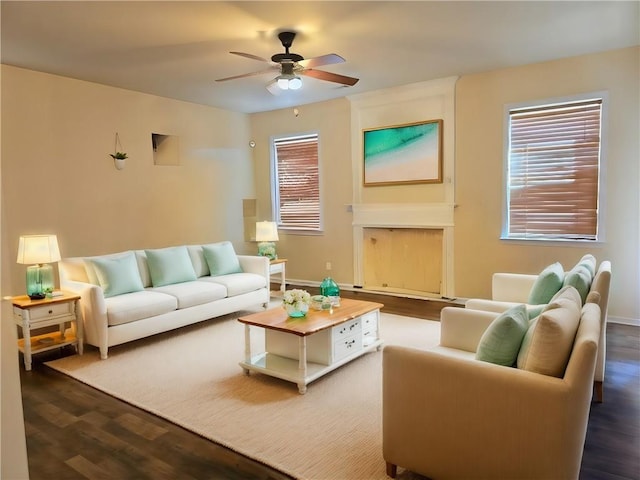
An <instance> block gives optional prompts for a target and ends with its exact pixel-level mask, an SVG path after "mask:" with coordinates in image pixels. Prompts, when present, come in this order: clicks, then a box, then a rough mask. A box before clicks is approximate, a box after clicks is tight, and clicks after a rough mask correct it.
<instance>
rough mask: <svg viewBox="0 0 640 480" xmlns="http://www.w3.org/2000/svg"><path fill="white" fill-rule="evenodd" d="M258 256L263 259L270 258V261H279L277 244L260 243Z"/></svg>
mask: <svg viewBox="0 0 640 480" xmlns="http://www.w3.org/2000/svg"><path fill="white" fill-rule="evenodd" d="M258 255H260V256H261V257H268V258H269V259H270V260H275V259H277V258H278V254H277V253H276V244H275V243H274V242H259V243H258Z"/></svg>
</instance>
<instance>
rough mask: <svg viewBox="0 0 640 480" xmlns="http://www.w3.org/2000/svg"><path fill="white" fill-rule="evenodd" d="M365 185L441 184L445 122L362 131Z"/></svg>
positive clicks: (419, 123)
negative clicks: (443, 123) (443, 128)
mask: <svg viewBox="0 0 640 480" xmlns="http://www.w3.org/2000/svg"><path fill="white" fill-rule="evenodd" d="M362 146H363V151H364V175H363V180H364V185H365V186H371V185H397V184H410V183H442V120H429V121H424V122H416V123H407V124H404V125H396V126H392V127H381V128H372V129H368V130H364V131H363V140H362Z"/></svg>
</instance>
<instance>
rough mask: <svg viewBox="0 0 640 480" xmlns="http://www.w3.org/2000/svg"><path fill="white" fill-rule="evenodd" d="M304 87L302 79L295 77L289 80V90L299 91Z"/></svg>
mask: <svg viewBox="0 0 640 480" xmlns="http://www.w3.org/2000/svg"><path fill="white" fill-rule="evenodd" d="M300 87H302V79H301V78H300V77H293V78H292V79H290V80H289V90H298V89H299V88H300Z"/></svg>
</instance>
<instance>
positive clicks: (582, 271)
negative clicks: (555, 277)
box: [563, 265, 593, 304]
mask: <svg viewBox="0 0 640 480" xmlns="http://www.w3.org/2000/svg"><path fill="white" fill-rule="evenodd" d="M592 280H593V276H592V275H591V273H590V272H589V269H588V268H587V267H585V266H584V265H576V266H575V267H573V268H572V269H571V270H570V271H568V272H567V274H566V276H565V277H564V283H563V285H564V286H569V285H570V286H572V287H575V289H576V290H577V291H578V293H579V294H580V299H581V301H582V303H583V304H584V303H585V301H586V300H587V295H588V294H589V289H590V288H591V281H592Z"/></svg>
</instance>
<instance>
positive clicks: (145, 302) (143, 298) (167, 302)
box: [105, 290, 178, 327]
mask: <svg viewBox="0 0 640 480" xmlns="http://www.w3.org/2000/svg"><path fill="white" fill-rule="evenodd" d="M105 304H106V306H107V322H108V324H109V326H110V327H112V326H114V325H122V324H125V323H130V322H135V321H136V320H141V319H143V318H149V317H154V316H156V315H162V314H163V313H169V312H172V311H174V310H176V309H177V308H178V301H177V300H176V298H175V297H172V296H171V295H166V294H164V293H159V292H152V291H149V290H143V291H141V292H134V293H125V294H123V295H117V296H115V297H110V298H105Z"/></svg>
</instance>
